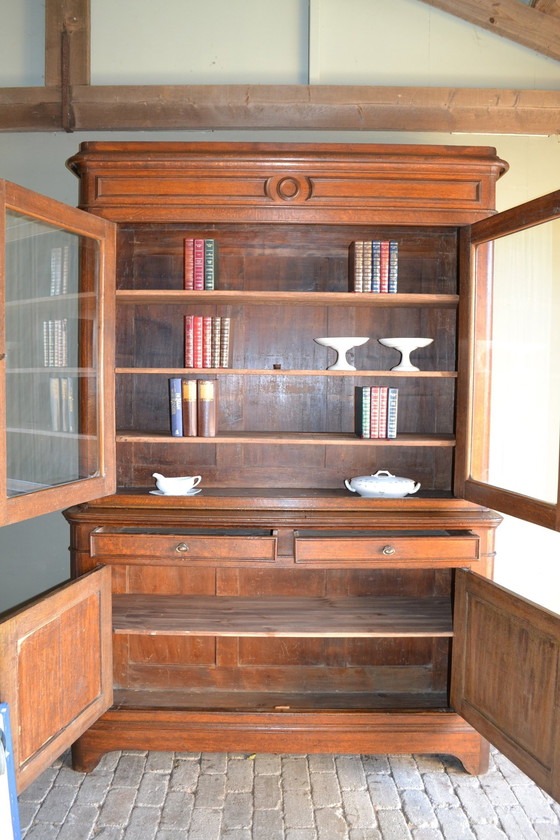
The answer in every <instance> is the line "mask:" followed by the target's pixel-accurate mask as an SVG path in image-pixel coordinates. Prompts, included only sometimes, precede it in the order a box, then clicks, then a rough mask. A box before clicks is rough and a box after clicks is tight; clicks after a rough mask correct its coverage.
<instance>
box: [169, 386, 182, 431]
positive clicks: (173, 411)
mask: <svg viewBox="0 0 560 840" xmlns="http://www.w3.org/2000/svg"><path fill="white" fill-rule="evenodd" d="M169 418H170V427H171V435H172V437H183V406H182V394H181V380H180V379H176V378H173V379H170V380H169Z"/></svg>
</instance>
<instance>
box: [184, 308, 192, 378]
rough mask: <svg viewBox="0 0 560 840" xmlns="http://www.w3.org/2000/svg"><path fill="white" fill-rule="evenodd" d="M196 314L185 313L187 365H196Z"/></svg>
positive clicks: (190, 366) (188, 366) (189, 366)
mask: <svg viewBox="0 0 560 840" xmlns="http://www.w3.org/2000/svg"><path fill="white" fill-rule="evenodd" d="M193 322H194V316H193V315H185V367H187V368H192V367H194V323H193Z"/></svg>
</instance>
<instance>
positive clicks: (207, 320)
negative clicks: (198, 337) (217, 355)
mask: <svg viewBox="0 0 560 840" xmlns="http://www.w3.org/2000/svg"><path fill="white" fill-rule="evenodd" d="M202 367H203V368H210V367H212V318H211V317H209V316H206V315H205V316H204V317H203V319H202Z"/></svg>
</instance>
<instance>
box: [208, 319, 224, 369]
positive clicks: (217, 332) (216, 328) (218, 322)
mask: <svg viewBox="0 0 560 840" xmlns="http://www.w3.org/2000/svg"><path fill="white" fill-rule="evenodd" d="M221 340H222V319H221V317H219V316H218V315H216V316H214V317H213V318H212V351H211V365H210V366H211V367H213V368H218V367H220V342H221Z"/></svg>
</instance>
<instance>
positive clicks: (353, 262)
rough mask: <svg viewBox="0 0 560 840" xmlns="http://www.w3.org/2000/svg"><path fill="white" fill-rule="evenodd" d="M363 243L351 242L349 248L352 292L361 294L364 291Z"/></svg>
mask: <svg viewBox="0 0 560 840" xmlns="http://www.w3.org/2000/svg"><path fill="white" fill-rule="evenodd" d="M365 246H366V243H365V242H362V241H356V242H352V244H351V246H350V277H351V278H352V291H353V292H363V290H364V286H363V283H364V248H365Z"/></svg>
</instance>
